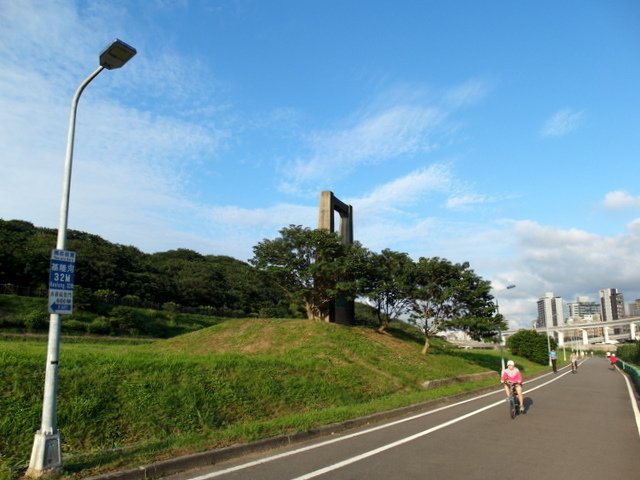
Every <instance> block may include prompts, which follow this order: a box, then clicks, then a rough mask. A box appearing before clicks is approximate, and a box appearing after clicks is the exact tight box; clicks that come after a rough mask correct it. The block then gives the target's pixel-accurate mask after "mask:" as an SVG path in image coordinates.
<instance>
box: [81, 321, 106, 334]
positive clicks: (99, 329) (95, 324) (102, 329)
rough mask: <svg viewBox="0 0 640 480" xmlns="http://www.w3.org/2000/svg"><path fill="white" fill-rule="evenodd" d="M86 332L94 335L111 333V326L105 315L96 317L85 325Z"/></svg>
mask: <svg viewBox="0 0 640 480" xmlns="http://www.w3.org/2000/svg"><path fill="white" fill-rule="evenodd" d="M86 328H87V332H88V333H92V334H94V335H107V334H109V333H111V327H110V325H109V322H108V321H107V319H106V318H105V317H96V318H94V319H93V320H92V321H91V322H90V323H89V324H87V326H86Z"/></svg>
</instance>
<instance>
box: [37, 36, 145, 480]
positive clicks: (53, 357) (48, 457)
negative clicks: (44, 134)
mask: <svg viewBox="0 0 640 480" xmlns="http://www.w3.org/2000/svg"><path fill="white" fill-rule="evenodd" d="M136 53H137V52H136V49H135V48H133V47H131V46H129V45H127V44H126V43H124V42H123V41H121V40H118V39H116V40H114V41H113V42H112V43H111V45H109V46H108V47H107V48H105V49H104V51H103V52H102V53H101V54H100V66H99V67H98V68H97V69H96V70H95V71H94V72H93V73H92V74H91V75H89V76H88V77H87V78H86V79H85V80H84V81H83V82H82V83H81V84H80V86H79V87H78V90H77V91H76V93H75V95H74V97H73V100H72V101H71V114H70V115H69V131H68V134H67V154H66V158H65V164H64V180H63V184H62V201H61V202H60V219H59V224H58V237H57V242H56V249H57V250H65V248H66V246H67V216H68V214H69V190H70V187H71V165H72V161H73V138H74V134H75V128H76V111H77V109H78V100H79V99H80V95H81V94H82V92H83V91H84V89H85V88H86V86H87V85H89V83H91V81H92V80H93V79H94V78H96V77H97V76H98V74H99V73H100V72H102V70H104V69H105V68H106V69H107V70H113V69H116V68H120V67H122V66H123V65H124V64H125V63H127V62H128V61H129V60H130V59H131V58H132V57H133V56H134V55H135V54H136ZM60 326H61V325H60V314H57V313H52V314H51V315H50V317H49V343H48V347H47V363H46V372H45V382H44V398H43V404H42V423H41V426H40V430H38V431H37V432H36V434H35V438H34V441H33V449H32V451H31V461H30V462H29V469H28V470H27V476H29V477H41V476H43V475H47V474H51V473H57V472H59V471H60V470H61V468H62V455H61V453H60V432H59V431H58V429H57V427H56V393H57V390H58V363H59V353H60Z"/></svg>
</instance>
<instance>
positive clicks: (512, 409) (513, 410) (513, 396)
mask: <svg viewBox="0 0 640 480" xmlns="http://www.w3.org/2000/svg"><path fill="white" fill-rule="evenodd" d="M505 383H506V384H507V385H509V392H510V394H509V396H508V397H507V406H508V407H509V416H510V417H511V418H512V419H514V418H516V415H518V413H522V412H520V402H518V391H517V390H516V384H515V383H511V382H509V381H506V382H505Z"/></svg>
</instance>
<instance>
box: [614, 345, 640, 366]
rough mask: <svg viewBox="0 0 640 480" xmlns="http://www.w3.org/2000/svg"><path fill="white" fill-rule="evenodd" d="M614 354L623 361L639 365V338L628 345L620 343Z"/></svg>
mask: <svg viewBox="0 0 640 480" xmlns="http://www.w3.org/2000/svg"><path fill="white" fill-rule="evenodd" d="M616 355H617V356H618V357H620V358H621V359H622V360H624V361H625V362H629V363H634V364H636V365H640V340H636V341H635V343H632V344H628V345H620V346H619V347H618V348H617V349H616Z"/></svg>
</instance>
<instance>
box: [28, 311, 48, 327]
mask: <svg viewBox="0 0 640 480" xmlns="http://www.w3.org/2000/svg"><path fill="white" fill-rule="evenodd" d="M22 322H23V323H24V326H25V328H26V329H27V331H28V332H39V331H42V330H45V329H46V327H47V323H48V315H47V313H45V312H43V311H41V310H40V309H37V310H28V311H27V312H25V313H24V314H22Z"/></svg>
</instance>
